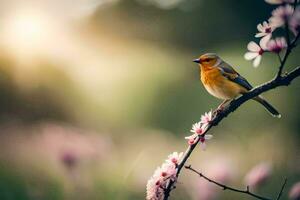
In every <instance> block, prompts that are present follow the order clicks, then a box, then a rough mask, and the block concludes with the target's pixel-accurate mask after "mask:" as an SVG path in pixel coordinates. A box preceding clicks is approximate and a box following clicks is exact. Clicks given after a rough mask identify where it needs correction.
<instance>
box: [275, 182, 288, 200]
mask: <svg viewBox="0 0 300 200" xmlns="http://www.w3.org/2000/svg"><path fill="white" fill-rule="evenodd" d="M286 182H287V178H285V179H284V182H283V184H282V186H281V190H280V192H279V194H278V196H277V198H276V200H279V199H280V197H281V196H282V193H283V189H284V187H285V185H286Z"/></svg>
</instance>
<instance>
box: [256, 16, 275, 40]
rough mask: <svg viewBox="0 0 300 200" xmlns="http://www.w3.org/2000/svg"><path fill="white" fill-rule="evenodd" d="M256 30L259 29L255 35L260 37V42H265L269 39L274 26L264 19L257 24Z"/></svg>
mask: <svg viewBox="0 0 300 200" xmlns="http://www.w3.org/2000/svg"><path fill="white" fill-rule="evenodd" d="M257 30H258V31H259V33H256V35H255V37H258V38H260V37H262V40H263V41H262V43H266V42H267V41H269V40H270V39H271V37H272V33H273V31H274V30H275V28H274V27H273V26H271V25H270V24H269V23H268V22H266V21H264V22H263V23H261V24H258V25H257Z"/></svg>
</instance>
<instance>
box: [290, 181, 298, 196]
mask: <svg viewBox="0 0 300 200" xmlns="http://www.w3.org/2000/svg"><path fill="white" fill-rule="evenodd" d="M289 197H290V199H292V200H299V199H300V182H298V183H295V184H294V185H293V187H292V189H291V190H290V192H289Z"/></svg>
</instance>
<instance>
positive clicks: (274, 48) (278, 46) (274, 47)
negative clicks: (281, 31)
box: [267, 37, 287, 54]
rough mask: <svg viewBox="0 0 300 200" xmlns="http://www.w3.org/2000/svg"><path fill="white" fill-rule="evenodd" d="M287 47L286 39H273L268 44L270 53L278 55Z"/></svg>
mask: <svg viewBox="0 0 300 200" xmlns="http://www.w3.org/2000/svg"><path fill="white" fill-rule="evenodd" d="M286 47H287V43H286V41H285V38H284V37H280V38H275V39H272V40H270V41H269V42H268V43H267V49H268V51H271V52H274V53H277V54H278V53H280V52H281V51H282V50H283V49H284V48H286Z"/></svg>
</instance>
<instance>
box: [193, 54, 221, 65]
mask: <svg viewBox="0 0 300 200" xmlns="http://www.w3.org/2000/svg"><path fill="white" fill-rule="evenodd" d="M193 62H195V63H198V64H199V65H200V66H204V67H215V66H217V65H218V63H220V62H222V60H221V58H220V57H219V56H217V54H215V53H206V54H203V55H201V56H200V57H199V58H197V59H195V60H193Z"/></svg>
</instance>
